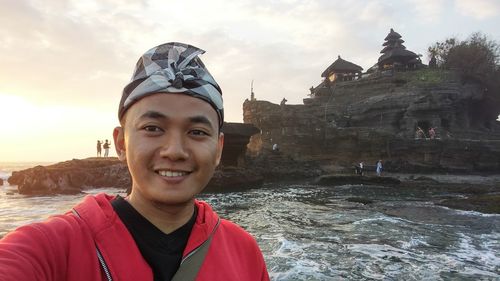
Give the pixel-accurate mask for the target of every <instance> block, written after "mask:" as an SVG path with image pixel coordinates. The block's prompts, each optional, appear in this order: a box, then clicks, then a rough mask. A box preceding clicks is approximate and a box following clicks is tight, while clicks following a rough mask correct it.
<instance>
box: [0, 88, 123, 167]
mask: <svg viewBox="0 0 500 281" xmlns="http://www.w3.org/2000/svg"><path fill="white" fill-rule="evenodd" d="M0 105H1V107H0V122H2V125H1V126H0V130H1V136H0V161H54V160H56V161H58V160H67V159H72V158H85V157H90V156H93V154H94V149H95V148H94V146H95V145H94V142H96V140H97V139H106V138H107V139H110V140H111V131H112V129H113V127H114V126H115V125H116V123H117V122H116V117H115V116H114V114H112V113H113V111H112V110H109V113H103V112H99V111H96V110H94V109H91V108H85V107H76V106H67V105H60V104H56V105H54V104H47V105H45V104H36V103H32V102H31V101H29V100H27V99H25V98H22V97H20V96H14V95H7V94H3V93H0Z"/></svg>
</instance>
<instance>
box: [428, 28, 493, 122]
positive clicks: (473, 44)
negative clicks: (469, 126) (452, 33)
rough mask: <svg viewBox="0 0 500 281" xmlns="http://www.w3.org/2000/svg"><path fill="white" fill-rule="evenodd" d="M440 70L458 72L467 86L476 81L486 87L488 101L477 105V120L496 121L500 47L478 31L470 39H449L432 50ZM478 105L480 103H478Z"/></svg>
mask: <svg viewBox="0 0 500 281" xmlns="http://www.w3.org/2000/svg"><path fill="white" fill-rule="evenodd" d="M428 55H429V57H432V56H434V57H435V59H436V63H437V66H438V67H441V68H445V69H450V70H455V71H457V72H458V74H459V75H460V78H461V80H462V82H463V83H467V82H476V83H480V84H481V85H482V86H483V88H484V93H485V96H484V98H483V99H482V100H481V101H479V102H477V104H475V105H474V108H476V109H477V110H474V119H479V120H495V119H497V117H498V115H499V113H500V45H499V44H498V43H497V42H496V41H494V40H490V39H489V38H488V37H487V36H486V35H484V34H482V33H480V32H476V33H473V34H471V35H470V36H469V37H468V38H467V40H465V41H460V40H458V39H457V38H448V39H446V40H445V41H443V42H436V43H435V44H433V45H432V46H430V47H429V48H428ZM475 103H476V102H475Z"/></svg>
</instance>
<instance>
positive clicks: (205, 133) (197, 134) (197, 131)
mask: <svg viewBox="0 0 500 281" xmlns="http://www.w3.org/2000/svg"><path fill="white" fill-rule="evenodd" d="M190 133H191V135H195V136H208V135H209V134H208V133H207V132H204V131H202V130H192V131H191V132H190Z"/></svg>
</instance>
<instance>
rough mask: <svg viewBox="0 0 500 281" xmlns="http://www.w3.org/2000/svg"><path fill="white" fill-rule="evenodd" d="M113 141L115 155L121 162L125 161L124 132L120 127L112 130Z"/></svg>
mask: <svg viewBox="0 0 500 281" xmlns="http://www.w3.org/2000/svg"><path fill="white" fill-rule="evenodd" d="M113 140H114V141H115V149H116V155H118V159H120V160H121V161H127V154H126V150H125V130H124V129H123V128H122V127H116V128H115V129H114V130H113Z"/></svg>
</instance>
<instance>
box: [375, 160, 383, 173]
mask: <svg viewBox="0 0 500 281" xmlns="http://www.w3.org/2000/svg"><path fill="white" fill-rule="evenodd" d="M382 169H383V167H382V160H378V161H377V166H376V172H377V176H379V177H380V176H381V175H382Z"/></svg>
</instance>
